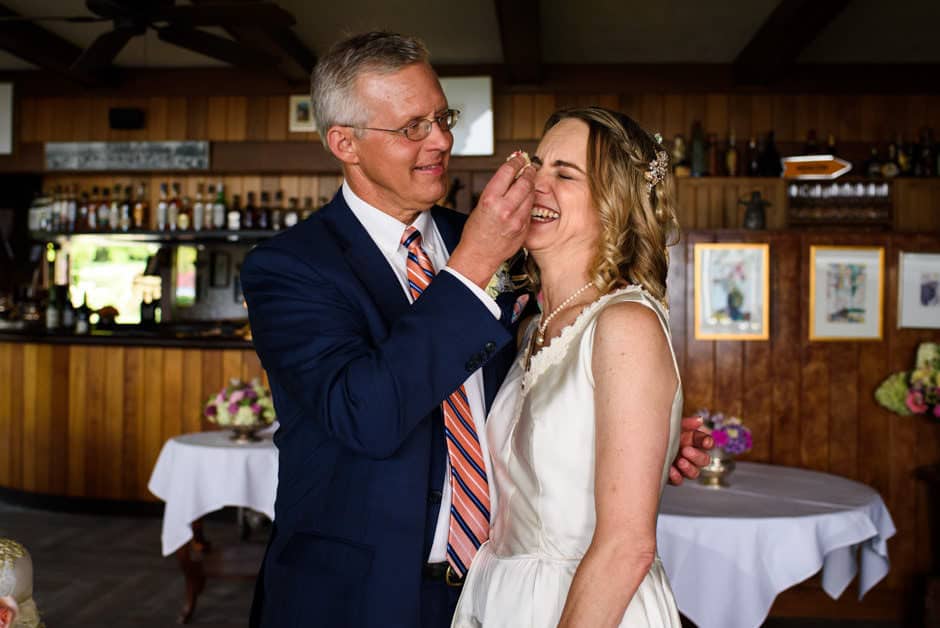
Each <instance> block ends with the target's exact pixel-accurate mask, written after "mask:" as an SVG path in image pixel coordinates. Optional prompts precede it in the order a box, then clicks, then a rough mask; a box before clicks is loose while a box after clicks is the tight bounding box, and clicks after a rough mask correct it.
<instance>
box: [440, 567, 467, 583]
mask: <svg viewBox="0 0 940 628" xmlns="http://www.w3.org/2000/svg"><path fill="white" fill-rule="evenodd" d="M444 582H445V583H447V586H449V587H454V588H457V587H462V586H463V577H461V576H458V575H457V574H455V573H454V569H453V567H451V566H450V565H449V564H448V565H447V569H446V570H445V571H444Z"/></svg>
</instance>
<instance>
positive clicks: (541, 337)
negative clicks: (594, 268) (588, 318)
mask: <svg viewBox="0 0 940 628" xmlns="http://www.w3.org/2000/svg"><path fill="white" fill-rule="evenodd" d="M593 285H594V282H593V281H589V282H587V283H586V284H584V285H583V286H581V287H580V288H578V289H577V290H575V291H574V294H572V295H571V296H570V297H568V298H567V299H565V300H564V301H562V302H561V305H559V306H558V307H556V308H555V309H554V310H552V311H551V312H550V313H549V315H548V316H546V317H545V318H544V319H543V320H542V321H541V322H539V327H538V330H537V331H536V334H535V343H536V344H538V345H541V344H542V343H544V342H545V330H546V329H548V324H549V323H550V322H551V321H552V319H553V318H555V315H556V314H558V313H559V312H561V311H562V310H563V309H565V308H566V307H568V305H570V304H571V302H572V301H574V300H575V298H576V297H577V296H578V295H579V294H581V293H582V292H584V291H585V290H587V289H588V288H590V287H591V286H593Z"/></svg>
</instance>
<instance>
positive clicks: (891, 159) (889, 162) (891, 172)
mask: <svg viewBox="0 0 940 628" xmlns="http://www.w3.org/2000/svg"><path fill="white" fill-rule="evenodd" d="M900 172H901V168H900V166H899V164H898V146H897V144H895V143H894V142H891V143H890V144H888V156H887V158H886V159H885V161H884V163H883V164H881V176H883V177H884V178H885V179H893V178H894V177H896V176H898V174H900Z"/></svg>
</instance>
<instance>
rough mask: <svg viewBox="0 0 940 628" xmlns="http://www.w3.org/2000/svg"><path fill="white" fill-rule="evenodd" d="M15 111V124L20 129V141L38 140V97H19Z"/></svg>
mask: <svg viewBox="0 0 940 628" xmlns="http://www.w3.org/2000/svg"><path fill="white" fill-rule="evenodd" d="M14 102H15V103H16V105H15V106H16V110H15V111H14V118H13V120H14V125H15V127H16V128H17V129H18V131H19V134H18V136H17V137H18V138H19V141H20V142H37V141H39V134H38V128H37V126H38V123H39V120H38V108H39V104H38V102H37V99H36V98H17V99H16V100H14Z"/></svg>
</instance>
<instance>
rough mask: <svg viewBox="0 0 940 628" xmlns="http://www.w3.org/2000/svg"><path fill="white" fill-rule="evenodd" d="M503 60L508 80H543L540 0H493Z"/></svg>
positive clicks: (522, 81)
mask: <svg viewBox="0 0 940 628" xmlns="http://www.w3.org/2000/svg"><path fill="white" fill-rule="evenodd" d="M495 2H496V19H497V21H498V22H499V37H500V41H501V42H502V44H503V61H504V62H505V63H506V67H507V69H508V71H509V80H510V82H511V83H514V84H518V83H535V84H537V83H539V82H541V80H542V44H541V33H540V28H541V27H540V21H539V0H495Z"/></svg>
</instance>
